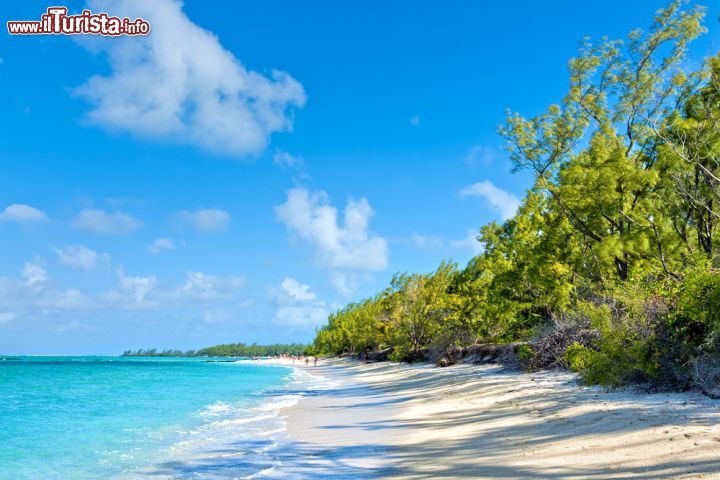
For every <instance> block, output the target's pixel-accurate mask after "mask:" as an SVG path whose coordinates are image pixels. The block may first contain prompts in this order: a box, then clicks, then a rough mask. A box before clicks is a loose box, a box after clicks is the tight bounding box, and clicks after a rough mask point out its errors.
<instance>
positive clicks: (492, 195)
mask: <svg viewBox="0 0 720 480" xmlns="http://www.w3.org/2000/svg"><path fill="white" fill-rule="evenodd" d="M460 193H461V194H462V195H464V196H466V197H479V198H484V199H485V200H486V201H487V202H488V203H489V204H490V206H491V207H492V208H493V209H494V210H495V211H497V212H498V213H499V214H500V216H501V217H502V219H503V220H507V219H509V218H512V217H513V216H514V215H515V212H517V209H518V207H520V200H518V198H517V197H516V196H515V195H513V194H512V193H510V192H506V191H505V190H503V189H501V188H498V187H496V186H495V185H493V184H492V182H490V181H489V180H485V181H482V182H478V183H473V184H472V185H468V186H467V187H465V188H463V189H462V190H461V191H460Z"/></svg>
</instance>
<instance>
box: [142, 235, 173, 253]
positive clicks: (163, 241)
mask: <svg viewBox="0 0 720 480" xmlns="http://www.w3.org/2000/svg"><path fill="white" fill-rule="evenodd" d="M168 250H175V243H174V242H173V241H172V238H158V239H156V240H155V241H154V242H153V243H151V244H150V246H148V251H149V252H150V253H152V254H155V255H157V254H159V253H162V252H164V251H168Z"/></svg>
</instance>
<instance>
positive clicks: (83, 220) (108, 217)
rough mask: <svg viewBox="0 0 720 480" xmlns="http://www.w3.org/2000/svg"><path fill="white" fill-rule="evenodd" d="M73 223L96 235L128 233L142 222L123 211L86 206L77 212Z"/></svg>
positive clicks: (76, 226) (74, 225)
mask: <svg viewBox="0 0 720 480" xmlns="http://www.w3.org/2000/svg"><path fill="white" fill-rule="evenodd" d="M72 225H73V227H75V228H77V229H80V230H85V231H87V232H90V233H94V234H96V235H127V234H129V233H132V232H134V231H135V230H137V229H138V228H140V227H141V226H142V222H141V221H140V220H138V219H137V218H135V217H133V216H132V215H129V214H127V213H123V212H114V213H108V212H106V211H104V210H96V209H93V208H85V209H83V210H81V211H80V213H78V214H77V216H76V217H75V220H74V221H73V223H72Z"/></svg>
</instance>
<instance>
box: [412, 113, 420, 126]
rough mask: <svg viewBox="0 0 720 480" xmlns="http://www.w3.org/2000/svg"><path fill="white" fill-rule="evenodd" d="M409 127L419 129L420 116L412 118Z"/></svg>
mask: <svg viewBox="0 0 720 480" xmlns="http://www.w3.org/2000/svg"><path fill="white" fill-rule="evenodd" d="M410 125H412V126H413V127H419V126H420V116H419V115H415V116H414V117H412V118H411V119H410Z"/></svg>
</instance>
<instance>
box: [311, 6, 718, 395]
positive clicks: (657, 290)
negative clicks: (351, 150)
mask: <svg viewBox="0 0 720 480" xmlns="http://www.w3.org/2000/svg"><path fill="white" fill-rule="evenodd" d="M703 16H704V10H703V9H702V8H700V7H694V8H690V9H687V8H685V2H683V1H682V0H676V1H673V2H672V3H671V4H670V5H669V6H667V7H666V8H664V9H661V10H659V11H658V12H657V13H656V16H655V19H654V21H653V23H652V25H651V27H650V28H649V29H648V30H646V31H643V30H636V31H633V32H632V33H631V34H630V35H629V37H628V40H627V41H626V42H623V41H617V40H614V41H613V40H607V39H603V40H602V41H601V42H598V43H592V42H590V41H589V40H587V39H586V40H585V41H584V42H583V44H582V46H581V48H580V50H579V53H578V56H577V57H576V58H574V59H572V60H571V61H570V64H569V71H570V72H569V73H570V86H569V89H568V91H567V93H566V94H565V96H564V97H563V98H562V99H561V101H560V102H558V103H556V104H552V105H550V106H549V107H548V108H547V110H546V111H545V112H544V113H542V114H540V115H538V116H535V117H531V118H525V117H523V116H521V115H520V114H518V113H509V114H508V116H507V119H506V122H505V124H504V125H503V126H502V127H501V128H500V134H501V135H502V136H503V137H504V138H505V139H506V141H507V144H508V152H509V155H510V158H511V160H512V162H513V164H514V168H515V170H518V171H520V170H523V171H527V172H530V173H531V174H532V175H533V177H534V182H533V184H532V187H531V188H530V189H529V190H528V191H527V194H526V196H525V198H524V199H523V201H522V204H521V206H520V208H519V210H518V212H517V214H516V215H515V216H514V217H513V218H511V219H509V220H507V221H505V222H504V223H502V224H498V223H495V222H493V223H490V224H488V225H485V226H484V227H482V228H481V229H480V232H479V235H478V240H479V241H480V242H482V244H483V246H484V251H483V253H481V254H480V255H478V256H476V257H475V258H473V259H472V260H471V261H470V262H469V263H468V265H467V266H466V267H465V268H463V269H458V268H457V266H455V265H454V264H452V263H442V264H441V265H440V266H439V267H438V269H437V270H436V271H434V272H431V273H427V274H410V273H403V274H398V275H396V276H395V277H394V278H393V279H392V281H391V283H390V286H389V287H388V289H387V290H385V291H384V292H382V293H380V294H379V295H377V296H376V297H374V298H371V299H368V300H365V301H363V302H360V303H355V304H351V305H348V306H347V307H345V308H344V309H341V310H339V311H338V312H336V313H334V314H333V315H331V316H330V318H329V321H328V324H327V325H326V326H325V327H323V328H322V329H320V330H319V331H318V332H317V336H316V338H315V341H314V343H313V345H312V347H311V349H312V350H313V351H315V352H320V353H329V354H339V353H352V354H356V353H360V352H363V351H369V350H375V349H384V348H388V347H392V348H393V352H392V357H391V358H392V359H394V360H398V361H399V360H416V359H419V358H421V357H435V358H437V357H442V356H444V355H445V356H449V355H450V352H451V351H452V350H453V349H457V348H458V347H461V346H468V345H470V344H472V343H475V342H477V341H483V342H518V341H519V342H523V343H522V344H521V345H520V346H519V347H518V349H517V354H518V356H519V357H520V358H519V359H520V363H521V364H522V365H523V366H524V367H525V368H530V369H532V368H547V367H568V368H570V369H572V370H574V371H577V372H579V373H580V374H581V376H582V377H583V379H584V380H585V381H586V382H588V383H598V384H602V385H610V386H616V385H622V384H627V383H631V382H641V383H646V384H652V385H659V386H674V387H678V388H686V387H688V386H690V385H692V384H693V383H694V384H696V385H699V386H700V387H701V388H703V389H705V390H706V391H710V390H713V389H715V390H717V391H720V388H719V385H718V383H720V380H718V379H720V360H718V358H720V356H718V354H717V352H718V351H720V348H719V347H720V309H718V308H717V306H718V305H720V269H719V268H720V264H719V263H720V256H718V254H717V253H718V252H717V250H718V243H719V241H720V237H719V236H718V235H717V229H718V224H719V222H720V56H718V57H716V58H711V59H709V60H708V61H707V62H705V63H704V64H703V65H702V66H701V67H700V68H699V69H697V70H696V71H687V70H685V69H684V68H685V66H686V65H687V64H688V62H686V61H685V53H686V50H687V47H688V45H689V43H690V42H692V41H693V40H694V39H695V38H696V37H698V36H699V35H701V34H702V33H703V32H704V31H705V29H704V27H703V25H702V20H703ZM441 363H449V362H441ZM713 385H715V386H713ZM715 390H713V391H715Z"/></svg>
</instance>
